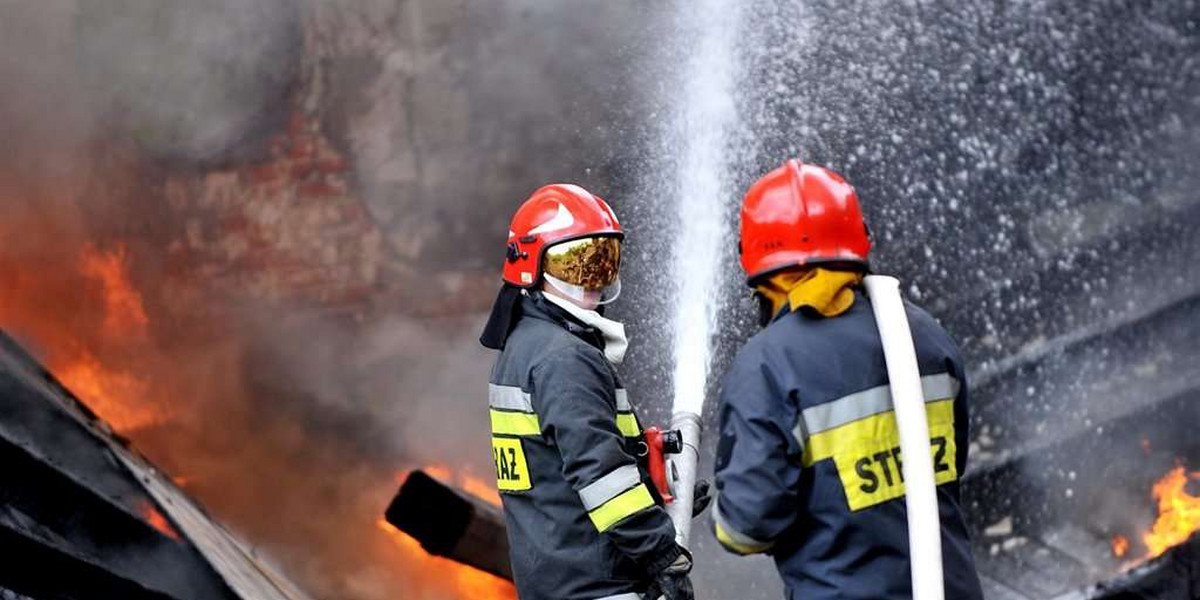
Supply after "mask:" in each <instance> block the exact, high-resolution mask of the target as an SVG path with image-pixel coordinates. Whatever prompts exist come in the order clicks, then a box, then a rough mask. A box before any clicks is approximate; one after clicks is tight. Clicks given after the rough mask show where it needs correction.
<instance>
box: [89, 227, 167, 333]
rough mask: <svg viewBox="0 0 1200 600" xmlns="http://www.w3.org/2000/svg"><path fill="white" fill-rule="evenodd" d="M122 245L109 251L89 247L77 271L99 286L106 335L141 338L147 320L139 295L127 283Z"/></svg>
mask: <svg viewBox="0 0 1200 600" xmlns="http://www.w3.org/2000/svg"><path fill="white" fill-rule="evenodd" d="M126 254H127V253H126V250H125V245H124V244H117V245H116V246H115V247H113V249H111V250H108V251H101V250H97V249H96V247H95V246H93V245H91V244H89V245H87V246H85V247H84V249H83V255H82V256H81V257H80V261H79V270H80V272H81V273H82V274H83V275H84V276H85V277H88V278H90V279H93V280H95V281H97V282H99V283H100V285H101V286H102V288H101V289H102V291H103V299H104V308H105V310H104V328H105V331H106V333H108V334H109V335H144V334H145V332H146V325H147V324H149V323H150V319H149V318H147V317H146V307H145V305H144V304H143V302H142V295H141V294H139V293H138V292H137V290H135V289H134V287H133V284H131V283H130V281H129V270H128V266H127V262H126Z"/></svg>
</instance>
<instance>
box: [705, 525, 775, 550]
mask: <svg viewBox="0 0 1200 600" xmlns="http://www.w3.org/2000/svg"><path fill="white" fill-rule="evenodd" d="M714 525H715V526H716V533H717V541H718V542H720V543H721V545H722V546H724V547H725V548H727V549H729V550H732V551H733V552H735V553H737V554H740V555H742V556H749V555H751V554H759V553H761V552H763V551H764V550H765V549H763V548H758V547H755V546H746V545H744V544H739V543H738V542H737V541H736V540H734V539H733V536H731V535H729V532H728V531H725V528H724V527H722V526H721V524H720V523H719V522H718V523H714Z"/></svg>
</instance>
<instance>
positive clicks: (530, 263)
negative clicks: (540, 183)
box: [504, 183, 625, 288]
mask: <svg viewBox="0 0 1200 600" xmlns="http://www.w3.org/2000/svg"><path fill="white" fill-rule="evenodd" d="M598 235H599V236H612V237H615V238H617V239H622V238H624V237H625V233H624V232H623V231H621V224H620V223H619V222H617V215H616V214H614V213H613V211H612V208H610V207H609V206H608V203H607V202H605V201H604V200H602V199H601V198H600V197H599V196H595V195H593V194H592V193H591V192H589V191H587V190H585V189H583V188H581V187H579V186H577V185H571V184H566V183H553V184H550V185H547V186H544V187H542V188H541V189H539V190H537V191H536V192H534V193H533V195H532V196H530V197H529V199H528V200H526V201H525V203H524V204H522V205H521V207H520V208H518V209H517V212H516V214H514V215H513V219H512V224H511V225H509V226H508V250H507V255H506V260H505V263H504V281H506V282H508V283H511V284H512V285H515V286H517V287H523V288H530V287H533V286H535V285H537V284H538V282H540V281H541V280H542V255H543V254H544V253H545V251H546V248H547V247H548V246H552V245H554V244H558V243H561V242H566V241H570V240H574V239H579V238H584V237H591V236H598Z"/></svg>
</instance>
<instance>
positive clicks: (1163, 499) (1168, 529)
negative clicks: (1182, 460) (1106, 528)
mask: <svg viewBox="0 0 1200 600" xmlns="http://www.w3.org/2000/svg"><path fill="white" fill-rule="evenodd" d="M1189 477H1190V478H1191V479H1196V480H1200V472H1193V473H1191V474H1189V473H1188V472H1187V470H1186V469H1184V468H1183V467H1182V466H1179V467H1175V468H1174V469H1172V470H1171V471H1170V472H1168V473H1167V474H1166V475H1164V476H1163V477H1162V479H1159V480H1158V481H1157V482H1156V483H1155V484H1154V487H1153V489H1152V490H1151V495H1152V496H1153V497H1154V500H1155V501H1156V502H1157V503H1158V518H1157V519H1155V521H1154V525H1152V526H1151V527H1150V530H1149V531H1147V532H1145V533H1143V534H1142V544H1143V545H1145V547H1146V555H1145V556H1143V557H1142V560H1149V559H1152V558H1155V557H1158V556H1161V555H1162V554H1163V553H1164V552H1166V551H1167V550H1169V549H1171V548H1173V547H1175V546H1178V545H1179V544H1182V543H1183V542H1185V541H1187V539H1188V538H1190V537H1191V536H1192V534H1193V533H1195V532H1196V530H1198V529H1200V496H1193V495H1191V494H1189V493H1188V492H1187V484H1188V479H1189ZM1129 546H1130V542H1129V539H1128V538H1126V537H1125V536H1123V535H1117V536H1114V537H1113V539H1112V551H1113V556H1115V557H1117V558H1124V557H1125V555H1126V554H1128V553H1129Z"/></svg>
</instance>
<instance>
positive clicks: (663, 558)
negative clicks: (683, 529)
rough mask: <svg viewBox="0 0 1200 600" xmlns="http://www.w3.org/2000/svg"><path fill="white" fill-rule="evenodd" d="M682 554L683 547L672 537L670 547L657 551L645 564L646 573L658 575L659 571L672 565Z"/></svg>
mask: <svg viewBox="0 0 1200 600" xmlns="http://www.w3.org/2000/svg"><path fill="white" fill-rule="evenodd" d="M681 554H683V548H680V547H679V544H676V543H675V540H674V539H672V540H671V546H670V548H669V549H666V550H665V551H660V552H657V553H655V554H654V555H653V557H652V558H651V559H650V561H649V562H647V563H646V564H645V569H646V574H647V575H649V576H650V577H656V576H658V574H659V573H661V572H663V570H665V569H666V568H667V567H669V566H671V563H673V562H675V559H677V558H679V555H681Z"/></svg>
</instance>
